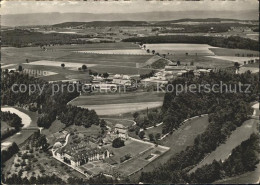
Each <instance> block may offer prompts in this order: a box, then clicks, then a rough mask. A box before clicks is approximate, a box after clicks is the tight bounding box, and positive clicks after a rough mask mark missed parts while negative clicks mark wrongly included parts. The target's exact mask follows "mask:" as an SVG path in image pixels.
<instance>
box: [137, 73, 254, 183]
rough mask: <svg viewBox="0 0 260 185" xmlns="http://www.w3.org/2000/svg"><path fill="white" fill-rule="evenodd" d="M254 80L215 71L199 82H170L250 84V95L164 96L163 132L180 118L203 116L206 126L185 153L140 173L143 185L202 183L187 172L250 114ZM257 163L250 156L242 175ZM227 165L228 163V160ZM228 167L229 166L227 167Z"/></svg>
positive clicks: (168, 130)
mask: <svg viewBox="0 0 260 185" xmlns="http://www.w3.org/2000/svg"><path fill="white" fill-rule="evenodd" d="M258 78H259V77H258V74H251V73H249V72H247V73H244V74H241V75H236V74H229V73H226V72H219V73H212V74H210V76H204V77H201V78H199V79H190V80H189V79H178V80H177V81H176V80H175V81H173V82H172V83H176V84H177V83H185V82H187V83H188V84H189V83H191V82H192V83H210V84H214V83H218V82H220V81H223V82H225V83H227V84H228V83H231V84H238V83H239V82H243V83H249V84H251V93H250V94H246V93H245V94H244V93H224V94H221V93H195V94H192V93H181V94H179V95H176V94H175V93H174V92H173V93H166V95H165V98H164V104H163V107H162V114H163V116H162V117H163V118H164V119H163V120H164V128H163V129H164V131H163V132H165V133H167V132H170V131H171V129H173V128H178V127H179V124H180V123H181V121H182V120H184V119H187V118H189V117H192V116H194V115H200V114H204V113H208V114H209V123H210V124H209V126H208V127H207V129H206V131H205V132H204V133H202V134H200V135H198V136H197V137H196V138H195V140H194V144H193V146H190V147H187V148H186V150H184V151H182V152H180V153H178V154H176V155H174V156H172V157H171V159H170V160H169V161H168V162H167V163H165V164H162V165H161V166H160V167H159V168H157V169H155V170H153V171H151V172H145V173H142V174H141V177H140V179H139V180H140V181H141V182H145V183H169V182H171V183H191V182H192V183H193V182H194V183H195V182H203V181H198V180H199V178H207V177H201V176H200V177H196V176H194V175H193V176H194V177H193V178H191V177H190V176H189V175H188V171H189V170H191V169H192V168H193V166H194V165H196V164H197V163H199V162H200V161H201V160H202V159H203V158H204V157H205V156H206V155H207V154H208V153H210V152H212V151H214V150H215V149H216V148H217V147H218V146H219V145H220V144H222V143H224V142H225V141H226V139H227V137H229V136H230V134H231V132H232V131H233V130H235V129H236V128H237V127H239V126H241V124H242V123H243V122H244V121H246V120H248V119H249V118H250V115H251V114H252V112H253V110H252V108H251V105H250V102H253V101H256V100H258V95H257V94H258ZM194 80H195V81H194ZM255 142H256V141H255ZM242 152H245V151H242ZM257 160H258V159H257V157H256V156H255V155H252V161H253V162H252V164H251V166H250V168H249V167H248V168H247V167H246V168H244V171H243V172H245V171H249V170H250V169H253V166H254V165H255V164H256V161H257ZM230 162H231V163H232V160H230ZM233 163H234V162H233ZM214 165H215V163H214ZM232 165H235V164H232ZM232 165H231V164H230V166H232ZM227 172H228V171H227ZM197 173H199V172H197ZM240 173H241V171H236V170H235V171H234V170H233V171H232V173H231V174H229V173H226V175H232V174H233V175H234V174H240ZM200 175H201V173H200ZM215 180H216V179H215ZM205 182H208V181H205Z"/></svg>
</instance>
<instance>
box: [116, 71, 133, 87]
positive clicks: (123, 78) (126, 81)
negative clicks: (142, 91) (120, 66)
mask: <svg viewBox="0 0 260 185" xmlns="http://www.w3.org/2000/svg"><path fill="white" fill-rule="evenodd" d="M112 83H114V84H119V85H128V86H130V85H131V80H130V77H129V76H128V75H119V74H116V75H115V76H114V77H113V81H112Z"/></svg>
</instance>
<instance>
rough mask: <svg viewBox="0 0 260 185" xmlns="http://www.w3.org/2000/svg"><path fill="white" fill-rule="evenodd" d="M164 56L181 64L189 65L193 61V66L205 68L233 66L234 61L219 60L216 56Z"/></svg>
mask: <svg viewBox="0 0 260 185" xmlns="http://www.w3.org/2000/svg"><path fill="white" fill-rule="evenodd" d="M166 58H168V59H170V60H173V61H175V62H177V61H180V62H181V65H186V64H187V65H190V63H191V62H193V64H194V66H199V67H205V68H215V67H230V66H234V63H233V62H232V61H229V60H221V59H216V58H209V57H206V56H194V55H188V56H184V55H183V56H178V55H177V56H174V55H167V56H166Z"/></svg>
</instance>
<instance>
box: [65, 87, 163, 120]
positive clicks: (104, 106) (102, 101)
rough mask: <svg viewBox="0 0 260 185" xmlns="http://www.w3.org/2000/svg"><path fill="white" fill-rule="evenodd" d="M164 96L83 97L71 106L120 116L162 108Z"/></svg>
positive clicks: (152, 94)
mask: <svg viewBox="0 0 260 185" xmlns="http://www.w3.org/2000/svg"><path fill="white" fill-rule="evenodd" d="M163 98H164V94H163V93H156V92H154V93H151V92H137V93H121V94H120V93H117V94H102V95H83V96H80V97H78V98H76V99H74V100H73V101H71V102H70V104H71V105H74V106H78V107H82V108H88V109H94V110H95V111H96V112H97V114H98V115H102V116H105V115H116V114H117V115H119V114H125V113H128V112H131V113H133V112H136V111H140V110H145V109H147V108H149V109H151V108H155V107H160V106H162V102H163Z"/></svg>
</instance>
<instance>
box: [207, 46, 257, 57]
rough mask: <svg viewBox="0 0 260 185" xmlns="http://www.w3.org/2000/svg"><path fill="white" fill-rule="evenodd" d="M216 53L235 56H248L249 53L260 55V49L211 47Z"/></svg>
mask: <svg viewBox="0 0 260 185" xmlns="http://www.w3.org/2000/svg"><path fill="white" fill-rule="evenodd" d="M209 50H211V51H212V52H213V53H214V54H215V55H218V56H235V55H236V54H239V55H240V56H243V54H244V56H247V55H248V54H253V55H256V56H259V52H258V51H252V50H246V49H229V48H214V47H212V48H209Z"/></svg>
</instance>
